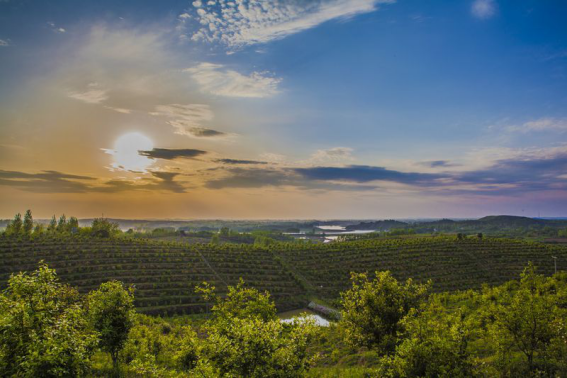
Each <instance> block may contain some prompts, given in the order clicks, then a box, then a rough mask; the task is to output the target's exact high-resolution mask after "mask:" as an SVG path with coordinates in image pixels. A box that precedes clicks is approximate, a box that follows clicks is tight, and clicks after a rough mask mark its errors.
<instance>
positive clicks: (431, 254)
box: [0, 235, 567, 314]
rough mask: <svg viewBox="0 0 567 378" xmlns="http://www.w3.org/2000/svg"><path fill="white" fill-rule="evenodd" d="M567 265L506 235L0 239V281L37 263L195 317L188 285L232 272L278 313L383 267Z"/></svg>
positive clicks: (512, 272) (466, 280) (87, 286)
mask: <svg viewBox="0 0 567 378" xmlns="http://www.w3.org/2000/svg"><path fill="white" fill-rule="evenodd" d="M552 256H556V257H558V268H559V269H565V268H567V266H566V264H567V248H566V247H558V246H550V245H544V244H537V243H526V242H520V241H514V240H504V239H485V240H479V239H472V238H471V239H465V240H456V239H455V238H448V237H435V238H412V239H373V240H361V241H354V242H344V243H331V244H313V245H309V244H305V245H298V244H291V243H290V244H278V245H275V246H272V247H270V248H269V249H265V248H259V247H254V246H250V245H235V244H223V245H219V246H215V245H210V244H195V245H188V244H180V243H167V242H156V241H147V240H139V239H137V240H126V239H121V238H119V239H94V238H80V237H70V236H69V237H62V236H57V237H50V236H42V237H38V238H31V239H30V238H20V239H17V238H10V237H6V236H4V235H0V286H2V287H4V286H5V284H6V281H7V279H8V277H9V276H10V273H13V272H18V271H26V270H34V269H35V268H36V267H37V263H38V262H39V261H41V260H44V261H45V262H46V263H48V264H49V266H51V267H52V268H55V269H56V270H57V273H58V274H59V276H60V277H61V278H62V280H63V281H65V282H67V283H70V284H71V285H73V286H76V287H78V288H79V290H80V291H83V292H85V291H88V290H92V289H94V288H96V287H98V286H99V285H100V284H101V283H102V282H105V281H108V280H113V279H115V280H120V281H123V282H125V283H127V284H133V285H135V288H136V305H137V306H138V308H139V310H140V311H142V312H145V313H150V314H157V313H161V314H163V313H168V314H172V313H197V312H200V311H202V310H203V309H204V308H205V307H206V303H204V302H203V301H202V299H201V298H200V296H199V295H197V294H196V293H195V291H194V288H195V286H196V285H197V284H199V283H202V282H203V281H207V282H211V283H213V284H214V285H215V286H216V287H217V288H218V289H219V291H220V292H221V293H222V291H223V290H224V289H225V288H226V285H227V284H230V285H234V284H236V283H237V281H238V279H239V278H240V277H242V278H244V280H245V281H246V282H247V283H248V284H249V285H252V286H254V287H256V288H258V289H260V290H268V291H269V292H270V293H271V294H272V296H273V297H274V299H275V301H276V303H277V305H278V307H279V308H280V309H281V310H287V309H294V308H300V307H303V306H304V305H305V304H306V303H307V300H308V297H312V296H316V297H319V298H325V299H335V298H337V297H338V294H339V292H340V291H342V290H344V289H345V288H347V287H348V284H349V274H350V272H351V271H358V272H361V271H369V272H373V271H375V270H390V271H392V272H393V274H394V275H395V276H396V277H397V278H399V279H405V278H409V277H413V278H415V279H417V280H419V281H424V280H427V279H433V281H434V289H435V290H437V291H441V290H458V289H467V288H478V287H480V285H481V284H483V283H488V284H500V283H503V282H505V281H508V280H510V279H515V278H517V277H518V274H519V273H520V272H521V271H522V269H523V268H524V267H525V266H526V264H527V262H528V261H533V262H534V263H535V264H536V265H537V266H538V267H539V271H540V272H542V273H545V274H552V273H553V269H554V266H553V259H552Z"/></svg>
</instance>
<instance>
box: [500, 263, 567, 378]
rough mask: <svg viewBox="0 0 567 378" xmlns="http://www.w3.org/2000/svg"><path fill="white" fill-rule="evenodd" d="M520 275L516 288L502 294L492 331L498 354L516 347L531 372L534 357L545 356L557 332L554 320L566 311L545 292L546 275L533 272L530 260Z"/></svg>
mask: <svg viewBox="0 0 567 378" xmlns="http://www.w3.org/2000/svg"><path fill="white" fill-rule="evenodd" d="M521 277H522V278H521V280H520V284H519V287H518V290H516V291H515V292H513V293H504V294H502V295H503V298H502V299H501V303H500V304H499V306H498V307H497V309H496V314H495V318H496V320H495V323H494V327H493V329H492V332H493V336H494V339H495V341H496V342H497V344H498V346H499V352H500V357H501V358H505V354H506V353H508V352H509V351H510V350H511V348H516V349H517V350H519V351H520V352H521V353H522V354H523V355H524V356H525V358H526V362H527V369H528V371H529V372H533V371H534V370H535V368H536V362H537V361H536V360H537V359H538V358H542V357H545V353H546V350H547V348H548V347H549V345H550V344H551V342H552V341H553V339H554V338H555V336H556V329H555V328H554V324H556V323H557V320H558V319H561V318H563V319H565V317H566V316H567V315H566V314H565V310H564V309H559V308H558V307H557V298H556V297H555V296H553V295H549V294H548V293H546V292H545V283H546V278H545V277H544V276H541V275H538V274H536V269H535V267H534V265H533V264H532V263H530V264H529V265H528V267H526V268H525V269H524V272H523V273H522V276H521Z"/></svg>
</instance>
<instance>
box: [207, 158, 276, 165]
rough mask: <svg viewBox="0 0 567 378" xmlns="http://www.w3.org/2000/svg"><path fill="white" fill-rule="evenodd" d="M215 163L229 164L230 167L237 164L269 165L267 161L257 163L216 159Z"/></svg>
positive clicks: (253, 161) (254, 161)
mask: <svg viewBox="0 0 567 378" xmlns="http://www.w3.org/2000/svg"><path fill="white" fill-rule="evenodd" d="M215 162H217V163H223V164H229V165H237V164H244V165H248V164H268V163H267V162H265V161H256V160H238V159H216V160H215Z"/></svg>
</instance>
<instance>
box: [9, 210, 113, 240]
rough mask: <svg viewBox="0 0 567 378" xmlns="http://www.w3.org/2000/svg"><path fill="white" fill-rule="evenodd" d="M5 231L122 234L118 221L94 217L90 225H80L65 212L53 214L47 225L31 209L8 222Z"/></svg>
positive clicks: (19, 233) (12, 233)
mask: <svg viewBox="0 0 567 378" xmlns="http://www.w3.org/2000/svg"><path fill="white" fill-rule="evenodd" d="M4 233H5V234H6V235H7V236H16V237H18V236H24V237H34V236H35V237H37V236H42V235H45V234H49V235H73V234H76V235H81V236H94V237H103V238H108V237H111V236H115V235H118V234H121V233H122V232H121V231H120V228H119V227H118V224H117V223H113V222H110V221H109V220H107V219H105V218H95V219H93V221H92V223H91V226H90V227H80V226H79V220H78V219H77V218H76V217H70V218H69V219H67V217H66V216H65V214H63V215H61V216H60V217H59V220H57V217H56V216H55V215H53V217H52V218H51V221H50V222H49V224H48V225H47V226H45V225H44V224H43V223H39V222H35V221H34V220H33V216H32V212H31V210H27V211H26V213H25V215H24V218H23V220H22V215H21V214H20V213H18V214H16V215H15V216H14V219H13V220H11V221H10V222H8V224H7V225H6V229H5V230H4Z"/></svg>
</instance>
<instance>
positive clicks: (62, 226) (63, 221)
mask: <svg viewBox="0 0 567 378" xmlns="http://www.w3.org/2000/svg"><path fill="white" fill-rule="evenodd" d="M65 231H67V217H66V216H65V214H63V215H61V216H60V217H59V222H57V232H60V233H62V232H65Z"/></svg>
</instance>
